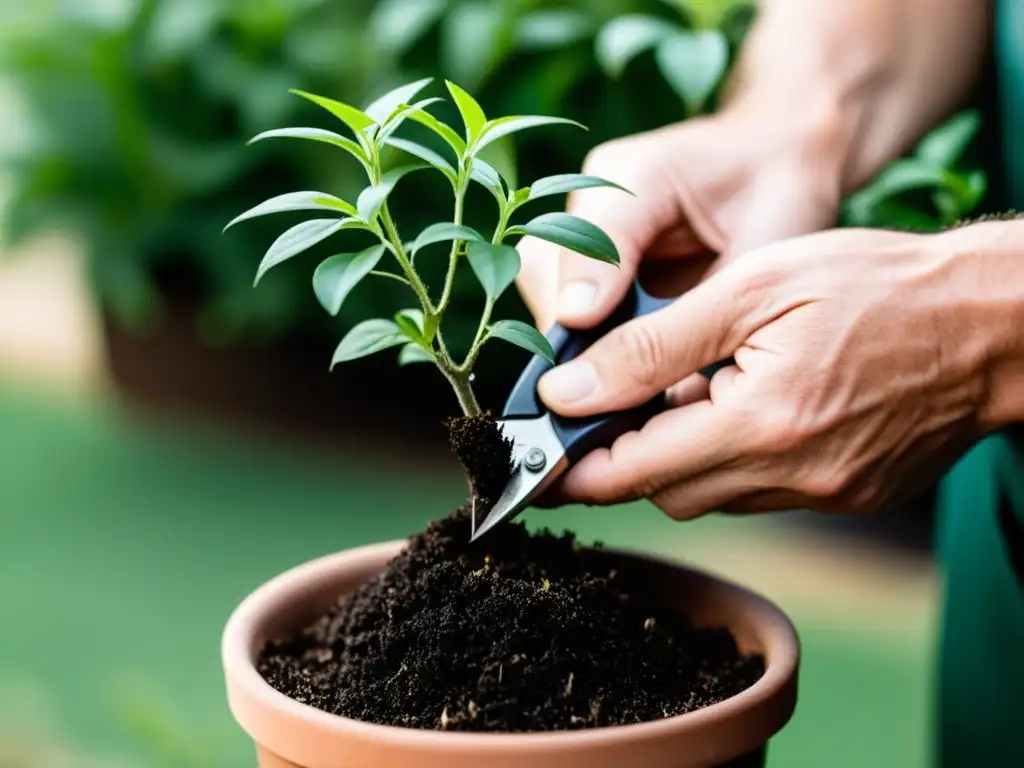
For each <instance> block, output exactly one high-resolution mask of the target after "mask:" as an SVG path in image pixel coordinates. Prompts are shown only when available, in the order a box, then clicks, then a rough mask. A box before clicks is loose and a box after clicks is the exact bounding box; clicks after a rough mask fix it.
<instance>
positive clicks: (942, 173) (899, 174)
mask: <svg viewBox="0 0 1024 768" xmlns="http://www.w3.org/2000/svg"><path fill="white" fill-rule="evenodd" d="M949 178H950V176H949V172H948V171H946V170H945V169H943V168H942V167H941V166H937V165H933V164H931V163H928V162H925V161H923V160H918V159H916V158H905V159H902V160H895V161H893V162H892V163H889V165H887V166H886V167H885V168H884V169H883V170H882V172H881V173H879V174H878V176H876V177H875V179H874V180H873V181H872V182H871V183H870V184H868V186H866V187H864V189H862V190H860V191H859V192H857V193H856V194H855V195H853V196H852V197H851V199H853V200H856V201H857V202H856V204H857V205H868V206H870V205H874V204H875V203H877V202H878V201H879V200H883V199H885V198H887V197H893V196H894V195H899V194H902V193H904V192H909V191H911V190H915V189H928V188H930V187H944V186H946V184H947V183H948V180H949Z"/></svg>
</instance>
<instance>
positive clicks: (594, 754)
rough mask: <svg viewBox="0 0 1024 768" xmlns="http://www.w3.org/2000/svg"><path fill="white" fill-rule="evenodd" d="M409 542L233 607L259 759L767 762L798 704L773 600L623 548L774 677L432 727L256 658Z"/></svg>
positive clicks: (325, 568)
mask: <svg viewBox="0 0 1024 768" xmlns="http://www.w3.org/2000/svg"><path fill="white" fill-rule="evenodd" d="M403 546H404V542H400V541H398V542H388V543H385V544H377V545H373V546H369V547H362V548H359V549H353V550H348V551H345V552H341V553H338V554H335V555H330V556H328V557H325V558H321V559H319V560H314V561H312V562H309V563H306V564H305V565H301V566H299V567H298V568H295V569H292V570H290V571H287V572H286V573H284V574H282V575H281V576H278V577H277V578H275V579H273V580H272V581H270V582H268V583H267V584H265V585H263V586H262V587H260V588H259V589H258V590H256V592H254V593H253V594H252V595H250V596H249V597H248V598H247V599H246V600H245V601H244V602H243V603H242V604H241V605H240V606H239V608H238V609H237V610H236V611H235V613H234V615H233V616H232V617H231V619H230V620H229V622H228V625H227V628H226V629H225V632H224V638H223V646H222V654H223V662H224V669H225V674H226V678H227V689H228V700H229V704H230V706H231V711H232V714H233V715H234V716H235V718H236V719H237V720H238V722H239V723H240V724H241V725H242V727H243V728H244V729H245V730H246V732H248V734H249V735H250V736H251V737H252V738H253V739H254V740H255V742H256V745H257V752H258V754H259V760H260V762H259V765H260V766H261V768H365V767H366V766H374V767H375V768H399V766H401V767H403V768H409V767H414V766H424V767H430V766H436V767H437V768H479V766H481V765H486V766H487V767H488V768H514V767H515V766H522V765H529V766H530V768H584V766H585V767H586V768H621V767H622V766H627V765H628V766H630V767H631V768H711V767H712V766H731V767H733V768H740V767H741V766H742V767H743V768H747V767H748V766H749V767H753V766H760V765H763V764H764V755H765V746H766V744H767V742H768V740H769V739H770V738H771V737H772V736H773V735H774V734H775V733H776V732H777V731H778V730H779V729H780V728H782V726H783V725H785V724H786V722H787V721H788V720H789V718H790V716H791V714H792V712H793V708H794V706H795V704H796V690H797V666H798V661H799V643H798V641H797V637H796V632H795V630H794V629H793V626H792V624H791V623H790V622H789V620H788V619H787V618H786V617H785V616H784V615H783V614H782V612H781V611H780V610H779V609H778V608H776V607H775V606H774V605H772V604H771V603H770V602H768V601H767V600H765V599H764V598H761V597H759V596H757V595H755V594H753V593H751V592H748V591H747V590H745V589H742V588H740V587H738V586H735V585H733V584H729V583H727V582H724V581H721V580H719V579H716V578H714V577H711V576H709V575H707V574H704V573H700V572H698V571H694V570H691V569H689V568H686V567H684V566H682V565H678V564H675V563H671V562H668V561H664V560H658V559H654V558H649V557H646V556H642V555H637V554H631V553H626V552H617V551H614V550H610V551H607V552H606V553H605V555H606V557H607V558H608V560H609V567H617V568H619V569H620V570H625V569H629V570H630V572H632V573H636V574H637V577H638V578H642V579H643V580H644V582H645V583H647V584H649V585H650V589H651V590H652V592H653V593H654V594H655V595H656V597H657V599H658V600H659V601H661V602H662V603H663V604H664V605H666V606H671V607H677V608H678V609H679V610H680V611H682V612H684V613H685V614H687V615H688V616H690V617H691V618H692V619H693V620H694V621H695V622H696V623H698V624H699V625H704V626H722V625H724V626H727V627H729V629H730V630H731V631H732V633H733V634H734V636H735V637H736V639H737V641H738V643H739V645H740V648H741V649H742V650H743V651H744V652H746V653H750V652H759V653H762V654H764V656H765V661H766V672H765V675H764V676H763V677H762V678H761V679H760V680H759V681H758V682H757V683H756V684H754V685H753V686H751V687H750V688H749V689H747V690H746V691H744V692H743V693H741V694H739V695H737V696H734V697H732V698H730V699H728V700H726V701H723V702H720V703H719V704H715V705H713V706H711V707H707V708H704V709H701V710H698V711H696V712H691V713H689V714H686V715H681V716H678V717H672V718H667V719H665V720H660V721H657V722H651V723H642V724H638V725H628V726H618V727H613V728H600V729H594V730H590V731H575V732H561V733H538V734H466V733H443V732H437V731H423V730H414V729H405V728H394V727H389V726H380V725H373V724H369V723H363V722H358V721H355V720H349V719H347V718H342V717H337V716H335V715H330V714H327V713H325V712H322V711H320V710H317V709H314V708H312V707H309V706H307V705H305V704H300V703H299V702H297V701H294V700H292V699H290V698H288V697H287V696H285V695H283V694H281V693H279V692H277V691H276V690H274V689H273V688H271V687H270V685H269V684H267V683H266V682H265V681H264V680H263V679H262V678H261V677H260V675H259V673H258V672H257V671H256V668H255V666H254V660H255V659H256V657H257V655H258V653H259V651H260V649H261V648H262V647H263V645H264V643H265V642H266V641H267V640H268V639H271V638H276V637H282V636H288V635H290V634H294V633H295V632H297V631H298V630H299V629H300V628H301V627H302V626H303V625H305V624H307V623H308V622H310V621H312V620H313V619H315V618H316V617H317V616H319V615H321V614H322V613H323V612H324V611H325V610H326V609H327V608H328V607H329V606H330V605H331V604H332V603H333V602H334V601H335V600H336V599H337V597H338V595H340V594H344V593H347V592H350V591H351V590H353V589H354V588H355V587H356V586H358V585H359V584H361V583H362V582H364V581H366V580H367V579H369V578H370V577H371V576H372V575H373V574H375V573H377V572H378V571H380V570H381V568H383V567H384V565H385V564H386V563H387V562H388V560H390V559H391V558H392V557H394V556H395V555H396V554H397V553H398V552H399V550H400V549H401V548H402V547H403Z"/></svg>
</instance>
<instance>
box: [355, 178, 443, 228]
mask: <svg viewBox="0 0 1024 768" xmlns="http://www.w3.org/2000/svg"><path fill="white" fill-rule="evenodd" d="M427 167H428V166H427V165H425V164H417V165H403V166H400V167H399V168H394V169H392V170H390V171H388V172H387V173H385V174H384V175H383V176H381V177H380V183H379V184H375V185H374V186H372V187H367V188H366V189H364V190H363V191H362V192H360V193H359V199H358V200H357V201H356V210H358V211H359V217H360V218H361V219H362V220H363V221H366V222H372V221H373V220H374V219H376V218H377V214H378V213H379V212H380V208H381V206H382V205H384V201H385V200H387V199H388V195H390V194H391V191H392V190H393V189H394V188H395V185H396V184H397V183H398V182H399V181H401V180H402V178H403V177H405V176H406V175H407V174H409V173H412V172H413V171H418V170H421V169H423V168H427Z"/></svg>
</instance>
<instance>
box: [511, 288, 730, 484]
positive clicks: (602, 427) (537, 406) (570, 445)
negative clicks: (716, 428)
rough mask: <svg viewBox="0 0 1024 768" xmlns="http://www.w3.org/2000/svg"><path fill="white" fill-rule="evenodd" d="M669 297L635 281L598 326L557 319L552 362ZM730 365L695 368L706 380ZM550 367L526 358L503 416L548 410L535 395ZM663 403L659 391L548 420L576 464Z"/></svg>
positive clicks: (644, 420)
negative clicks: (572, 325) (633, 401)
mask: <svg viewBox="0 0 1024 768" xmlns="http://www.w3.org/2000/svg"><path fill="white" fill-rule="evenodd" d="M672 301H674V299H659V298H655V297H654V296H651V295H650V294H649V293H647V292H646V291H645V290H644V289H643V288H642V287H641V285H640V283H639V281H634V282H633V290H632V291H630V292H629V294H628V295H627V296H626V298H625V300H624V301H623V302H622V303H621V304H620V305H619V306H618V307H617V308H616V309H615V311H614V312H612V314H611V315H610V316H609V317H608V318H607V319H605V320H604V321H603V322H601V323H600V324H599V325H597V326H595V327H593V328H588V329H585V330H570V329H568V328H565V327H564V326H561V325H557V324H556V325H555V326H554V327H553V328H552V329H551V330H550V331H549V332H548V334H547V339H548V341H549V342H551V347H552V348H553V349H554V352H555V363H556V365H562V364H563V363H567V362H569V361H570V360H572V359H574V358H576V357H578V356H579V355H581V354H582V353H583V352H584V351H585V350H586V349H587V348H588V347H589V346H590V345H591V344H593V343H594V342H595V341H597V340H598V339H600V338H601V337H602V336H605V335H606V334H608V333H609V332H610V331H611V330H613V329H614V328H616V327H618V326H620V325H622V324H623V323H625V322H628V321H629V320H632V319H634V318H637V317H641V316H642V315H648V314H650V313H652V312H655V311H657V310H659V309H661V308H662V307H665V306H666V305H668V304H671V303H672ZM731 364H732V358H729V359H727V360H723V361H720V362H718V363H714V364H712V365H709V366H708V367H707V368H704V369H702V370H701V372H700V373H701V375H703V376H705V377H706V378H708V379H710V378H711V377H712V376H713V375H714V374H715V372H716V371H718V370H719V369H720V368H723V367H725V366H727V365H731ZM551 368H552V365H551V363H549V362H548V361H547V360H545V359H544V358H543V357H541V356H540V355H535V356H534V357H533V358H532V359H531V360H530V362H529V363H528V364H527V366H526V368H525V369H524V370H523V373H522V375H521V376H520V377H519V380H518V381H517V382H516V385H515V387H513V389H512V393H511V394H510V395H509V397H508V400H507V401H506V403H505V410H504V412H503V414H502V417H503V418H536V417H539V416H543V415H544V414H545V413H547V408H546V407H545V406H544V404H543V403H542V402H541V401H540V398H539V397H538V396H537V384H538V382H539V381H540V377H541V376H543V375H544V374H545V373H547V372H548V371H549V370H551ZM664 408H665V396H664V394H659V395H657V396H656V397H654V398H652V399H651V400H649V401H648V402H646V403H644V404H642V405H640V406H637V407H635V408H630V409H628V410H625V411H615V412H612V413H603V414H598V415H595V416H587V417H583V418H568V417H565V416H559V415H558V414H556V413H552V414H551V424H552V426H553V427H554V430H555V434H556V435H557V436H558V439H559V441H560V442H561V443H562V446H563V447H564V448H565V454H566V457H567V458H568V459H569V463H570V464H575V463H576V462H577V461H578V460H579V459H581V458H583V456H585V455H586V454H588V453H590V452H591V451H592V450H594V449H595V448H601V447H604V446H608V445H611V444H612V443H613V442H614V441H615V439H616V438H618V437H619V436H621V435H624V434H625V433H627V432H631V431H634V430H637V429H640V428H641V427H642V426H643V425H644V424H646V423H647V422H648V421H649V420H650V419H651V418H652V417H653V416H655V415H657V414H658V413H660V412H661V411H662V410H664Z"/></svg>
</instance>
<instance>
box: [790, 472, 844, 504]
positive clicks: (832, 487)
mask: <svg viewBox="0 0 1024 768" xmlns="http://www.w3.org/2000/svg"><path fill="white" fill-rule="evenodd" d="M849 483H850V477H849V475H848V474H847V473H846V472H844V471H843V470H841V469H839V468H837V467H817V468H815V469H813V470H811V471H809V472H807V473H806V474H805V475H804V477H803V478H802V479H801V480H800V482H799V485H798V488H797V490H798V491H799V492H800V493H802V494H805V495H807V496H810V497H811V498H814V499H838V498H840V497H842V496H843V495H845V494H846V492H847V489H848V488H849Z"/></svg>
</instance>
